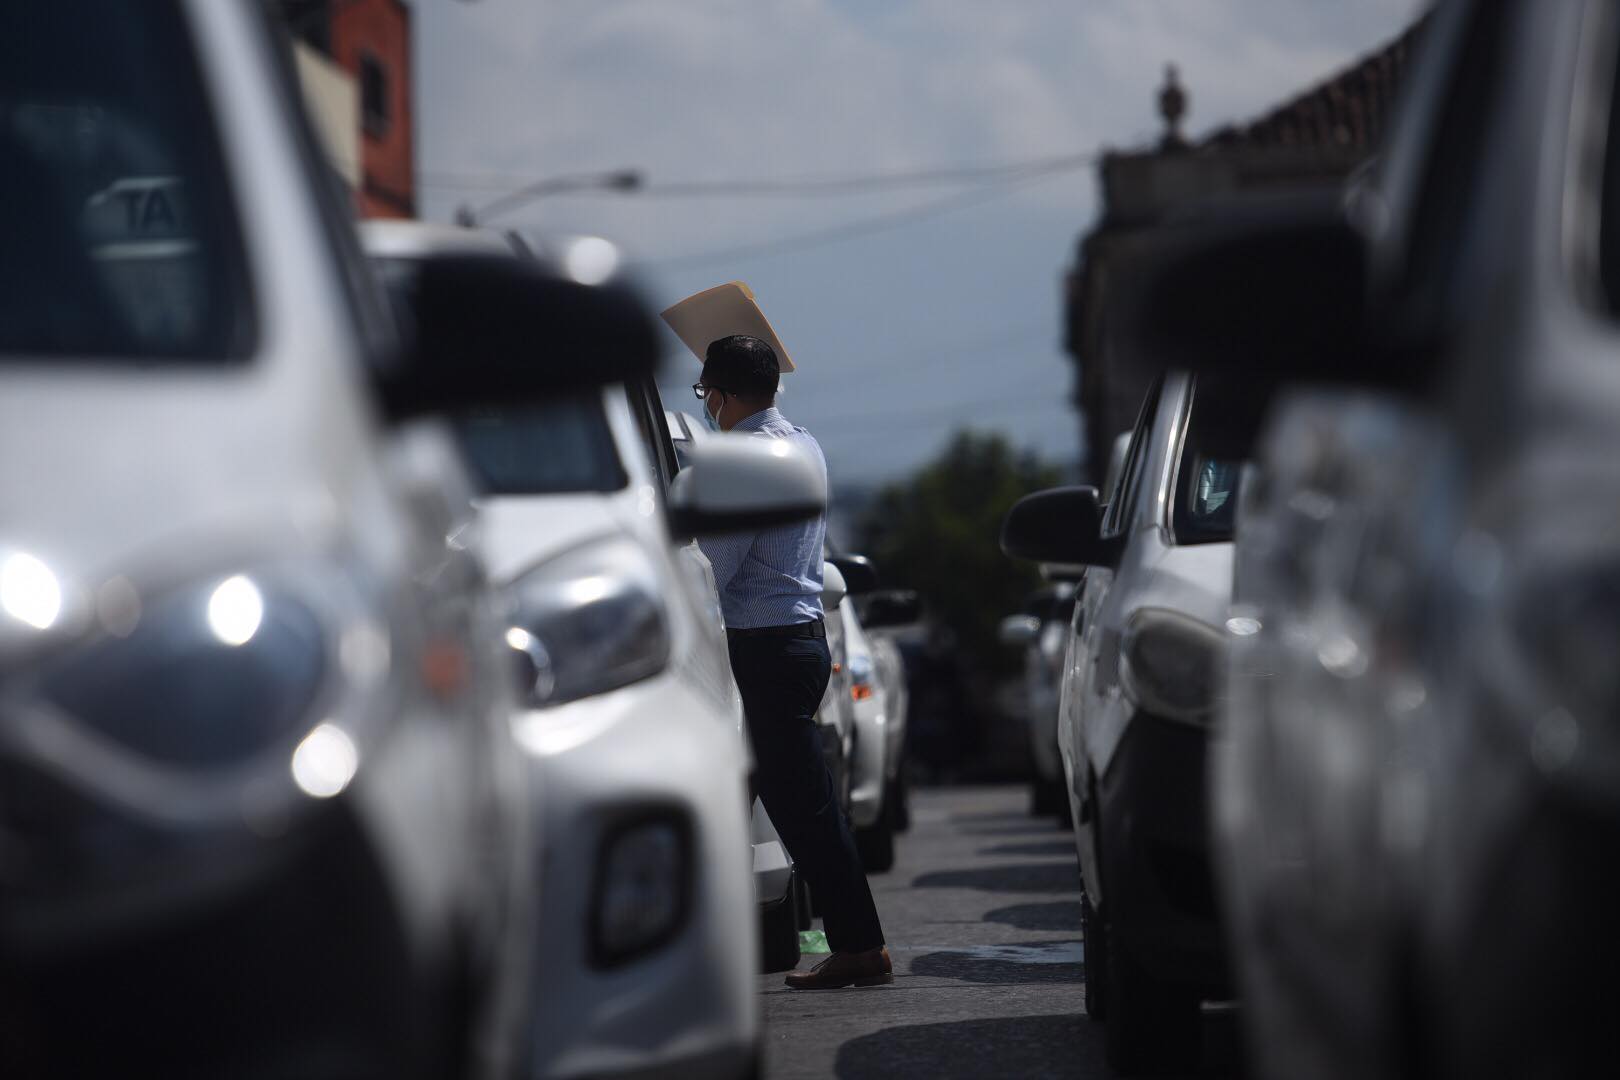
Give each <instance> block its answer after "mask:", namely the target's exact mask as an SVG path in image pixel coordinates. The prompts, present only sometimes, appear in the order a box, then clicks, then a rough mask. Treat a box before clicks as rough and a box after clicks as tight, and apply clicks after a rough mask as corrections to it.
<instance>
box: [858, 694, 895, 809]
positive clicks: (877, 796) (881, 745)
mask: <svg viewBox="0 0 1620 1080" xmlns="http://www.w3.org/2000/svg"><path fill="white" fill-rule="evenodd" d="M888 726H889V725H888V721H887V718H886V717H885V716H884V715H883V713H882V711H881V710H877V709H873V710H865V711H857V712H856V714H855V760H854V762H853V763H852V768H853V773H852V774H851V776H850V784H849V819H850V822H851V824H853V825H854V826H855V827H856V828H857V829H866V828H870V827H871V826H873V825H876V824H877V822H878V818H879V817H881V816H882V814H883V781H884V780H885V779H887V776H888V773H887V770H886V769H885V767H884V762H885V758H886V757H887V751H888V732H887V728H888Z"/></svg>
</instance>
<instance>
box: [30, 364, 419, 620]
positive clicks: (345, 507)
mask: <svg viewBox="0 0 1620 1080" xmlns="http://www.w3.org/2000/svg"><path fill="white" fill-rule="evenodd" d="M281 389H282V388H278V387H277V386H276V385H275V384H274V383H273V382H271V381H270V380H267V379H264V378H262V377H261V376H259V375H258V373H256V372H252V371H249V372H246V373H241V372H234V371H227V372H222V373H215V372H209V373H208V375H207V377H190V378H184V377H173V378H171V377H159V376H154V375H150V374H146V373H122V372H120V373H113V374H109V373H107V372H105V371H102V370H101V369H96V370H94V371H90V370H86V371H85V372H84V373H82V374H80V373H75V374H73V375H68V376H55V375H53V376H46V377H29V376H25V375H19V374H15V373H11V374H8V375H7V377H6V378H5V380H4V388H3V390H0V490H3V491H5V492H6V498H5V506H4V508H3V509H0V557H5V556H6V555H9V554H17V553H23V554H25V555H27V556H29V557H31V558H32V559H37V560H38V562H39V563H40V564H43V565H44V566H45V567H47V568H48V569H49V571H50V574H51V575H52V578H53V579H54V580H55V582H56V583H57V585H58V586H59V588H60V592H61V597H62V612H63V618H62V627H63V629H67V627H68V623H69V622H72V621H74V620H73V619H70V618H69V616H70V615H72V614H73V613H74V611H75V610H76V609H77V610H78V611H79V612H80V613H81V614H82V613H84V612H93V611H94V608H95V593H96V590H97V589H98V588H100V587H101V586H102V585H104V584H105V583H107V582H108V581H111V580H113V579H115V578H116V579H123V580H124V581H126V582H133V584H134V586H135V587H136V588H137V589H138V590H139V591H140V592H142V593H145V592H146V591H147V590H148V589H157V588H163V587H166V586H167V585H169V584H173V583H177V582H183V581H186V580H190V579H192V578H195V577H199V576H203V575H209V574H214V573H236V572H239V571H241V570H246V569H252V568H253V564H255V563H257V562H261V561H267V560H285V559H293V558H297V557H299V555H300V553H325V552H329V551H331V550H332V549H333V548H334V547H335V546H337V545H339V544H341V543H343V542H345V540H347V542H349V543H361V544H365V543H368V542H375V543H377V544H380V545H382V547H383V548H385V549H386V550H387V551H389V552H397V551H398V548H399V540H398V539H397V534H398V532H399V531H400V530H399V529H398V528H397V526H396V525H395V524H394V523H393V515H394V513H395V507H394V505H393V504H392V503H391V502H390V501H389V500H388V499H387V498H386V497H385V493H384V491H383V488H382V483H381V475H380V472H379V470H378V469H377V468H376V457H375V455H374V454H373V452H372V449H371V448H370V447H369V446H368V445H367V439H368V437H369V432H367V431H365V430H363V429H362V426H361V425H357V424H356V423H355V417H354V413H353V411H348V410H346V409H345V406H346V405H347V404H348V402H347V401H345V400H343V398H342V397H341V395H336V394H328V395H326V396H325V397H324V398H321V399H312V400H311V401H310V402H309V404H308V407H307V408H304V409H302V410H298V409H291V408H285V407H282V406H284V405H285V403H286V402H285V398H284V396H283V395H282V393H281ZM362 522H363V523H365V524H366V525H367V526H368V527H366V528H360V527H358V526H359V523H362ZM371 526H374V527H371ZM386 557H388V556H387V555H386V554H385V555H384V558H386ZM10 622H11V621H10V620H0V623H4V624H6V625H0V647H3V642H4V639H5V638H6V637H8V636H9V635H10V634H11V633H12V632H13V631H16V630H17V627H15V626H11V625H10Z"/></svg>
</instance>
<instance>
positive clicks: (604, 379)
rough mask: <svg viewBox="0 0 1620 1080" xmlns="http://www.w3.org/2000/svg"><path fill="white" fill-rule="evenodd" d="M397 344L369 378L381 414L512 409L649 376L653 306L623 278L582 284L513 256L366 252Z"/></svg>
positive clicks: (654, 347)
mask: <svg viewBox="0 0 1620 1080" xmlns="http://www.w3.org/2000/svg"><path fill="white" fill-rule="evenodd" d="M371 262H372V266H373V268H374V269H375V270H376V272H377V274H378V276H379V277H380V278H381V280H382V283H383V285H384V287H385V288H386V290H387V292H388V297H389V301H390V303H391V305H392V307H393V310H394V314H395V317H396V320H397V322H398V323H399V328H400V335H401V338H402V342H401V344H402V348H401V351H400V353H399V355H398V356H396V357H395V358H394V360H393V362H392V363H390V364H387V365H386V366H385V367H384V368H383V369H382V370H381V371H380V372H379V374H378V377H377V385H378V390H379V393H380V396H381V399H382V403H383V409H384V412H385V414H386V415H387V417H388V418H389V419H390V420H394V421H400V420H407V419H410V418H412V417H416V416H423V415H432V414H444V413H456V412H463V411H466V410H468V409H475V408H482V407H489V406H501V407H508V408H509V407H511V406H513V405H521V404H523V403H525V402H530V401H539V400H545V399H549V398H553V397H556V396H559V395H562V394H567V393H570V392H575V391H580V390H586V389H590V388H593V387H597V386H603V385H606V384H609V383H615V382H627V381H631V380H634V379H637V378H641V377H643V376H645V375H648V374H651V373H652V372H653V371H654V369H655V368H656V367H657V364H658V354H659V344H658V334H657V329H656V325H655V324H654V322H653V318H652V313H651V312H650V311H649V310H648V309H647V308H646V307H645V305H643V304H642V302H641V300H640V298H639V297H637V296H636V294H635V293H634V292H632V291H631V290H630V289H629V288H628V287H627V286H626V285H624V284H623V283H622V282H619V281H610V282H608V283H605V284H602V285H594V286H593V285H582V284H580V283H579V282H576V281H572V280H569V279H566V278H563V277H560V276H558V275H557V274H556V273H554V272H553V271H551V270H550V269H548V268H547V267H546V266H545V265H544V264H542V263H539V262H537V261H535V260H533V259H526V258H520V257H518V256H517V255H510V256H508V255H503V254H496V253H490V254H483V253H476V254H469V253H465V252H456V253H429V254H421V255H413V256H411V257H391V256H374V257H373V258H372V260H371Z"/></svg>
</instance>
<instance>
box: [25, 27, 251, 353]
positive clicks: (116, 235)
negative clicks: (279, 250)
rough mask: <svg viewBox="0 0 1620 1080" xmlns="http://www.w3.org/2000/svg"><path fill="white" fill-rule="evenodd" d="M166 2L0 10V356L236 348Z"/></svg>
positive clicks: (234, 249) (190, 89) (203, 145)
mask: <svg viewBox="0 0 1620 1080" xmlns="http://www.w3.org/2000/svg"><path fill="white" fill-rule="evenodd" d="M207 100H208V99H207V95H206V94H205V93H204V91H203V89H202V86H201V81H200V79H199V77H198V74H197V68H196V64H195V62H194V57H193V51H192V47H191V42H190V40H189V37H188V35H187V32H186V28H185V25H184V23H183V22H182V20H181V17H180V14H179V12H178V10H177V9H176V7H175V5H174V4H173V3H172V2H169V0H153V2H151V3H141V4H105V3H99V2H94V0H50V2H49V3H37V4H6V5H4V6H3V7H0V162H4V163H5V165H4V167H3V168H0V362H3V361H4V360H7V359H9V360H12V361H13V362H15V361H17V360H26V361H30V362H36V361H38V360H40V359H42V358H53V359H65V358H70V357H76V358H96V359H101V360H119V361H127V362H135V363H149V362H153V361H164V360H176V361H218V360H224V359H229V358H233V357H240V356H243V355H245V353H246V352H247V349H248V346H249V343H250V339H251V319H250V317H249V314H250V312H249V308H248V304H247V301H246V299H245V297H246V290H245V288H244V282H245V274H244V272H243V266H242V259H241V256H240V245H239V240H238V234H237V232H236V229H235V224H234V222H233V220H232V218H231V213H230V209H229V207H230V202H229V199H228V197H227V194H226V185H225V177H224V166H223V164H222V161H221V158H220V154H219V149H218V146H217V144H216V143H215V141H214V136H213V133H214V130H215V129H214V124H213V119H212V117H211V116H210V115H209V112H208V108H207V105H206V102H207Z"/></svg>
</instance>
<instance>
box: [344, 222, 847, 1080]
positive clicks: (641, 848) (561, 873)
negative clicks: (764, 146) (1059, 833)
mask: <svg viewBox="0 0 1620 1080" xmlns="http://www.w3.org/2000/svg"><path fill="white" fill-rule="evenodd" d="M362 231H363V236H364V239H365V244H366V248H367V250H368V252H369V253H370V254H371V256H372V259H373V262H374V264H375V265H376V266H377V268H378V271H379V273H380V274H381V275H382V276H383V277H384V279H385V280H387V281H389V282H390V283H391V284H392V285H393V286H394V291H395V294H396V296H398V297H399V299H400V302H401V304H402V307H403V308H404V310H403V311H402V316H403V317H404V318H406V319H407V320H408V319H410V318H412V317H414V311H412V310H411V306H410V291H411V290H410V283H411V279H412V268H413V267H414V265H415V264H416V263H418V262H419V261H420V260H422V259H424V258H429V257H432V256H433V255H435V254H442V253H445V252H450V251H458V252H467V253H469V254H471V253H478V254H480V255H481V256H482V257H486V258H489V259H492V260H505V261H511V262H519V261H524V262H527V261H529V260H530V257H529V256H528V255H527V253H526V251H525V248H524V245H523V243H522V241H521V239H519V238H516V237H512V236H508V235H502V234H498V233H493V232H479V231H474V230H468V229H460V228H453V227H447V226H430V225H422V224H418V223H399V222H381V223H368V224H366V225H364V226H362ZM564 265H565V266H566V265H567V263H566V262H564ZM515 346H516V347H517V348H519V349H521V350H522V351H523V353H524V359H525V360H526V361H528V362H533V363H537V364H542V363H547V362H556V360H557V359H559V358H557V357H556V356H555V353H554V351H553V348H552V343H551V342H549V341H547V340H545V339H543V338H539V339H535V340H531V341H527V342H520V343H515ZM566 360H567V361H568V362H574V361H578V362H582V363H584V364H585V365H586V366H587V367H588V366H591V365H592V364H594V363H596V362H597V358H596V357H594V356H589V357H579V356H569V357H567V358H566ZM656 393H657V391H656V389H655V388H653V386H652V383H651V379H650V376H649V377H643V378H639V379H636V380H632V381H631V382H629V383H627V384H625V385H620V386H613V387H610V388H608V389H606V390H598V391H590V392H587V393H583V394H580V395H578V396H576V397H574V398H571V399H567V400H561V401H556V402H552V403H549V404H547V405H544V406H542V407H539V408H529V409H524V408H489V409H484V410H480V411H476V412H471V413H468V414H467V415H465V416H463V417H461V418H460V419H459V422H458V425H457V434H458V436H459V442H460V446H461V449H462V452H463V454H464V455H465V456H466V459H467V462H468V464H469V467H470V468H471V470H472V472H473V474H474V477H475V480H476V482H477V486H478V490H479V496H478V499H477V503H476V505H477V509H478V519H477V523H476V526H475V528H474V529H473V530H471V531H470V532H469V534H468V536H467V542H468V543H470V544H472V545H474V546H475V547H476V548H477V549H478V550H480V551H481V552H482V553H483V556H484V558H485V559H486V560H487V562H488V565H489V571H490V576H491V578H492V580H493V582H494V584H495V587H496V588H497V589H498V590H499V591H500V593H501V595H502V598H503V601H504V609H505V614H506V626H507V629H506V630H505V636H506V641H507V643H508V644H509V645H510V646H511V648H512V650H513V652H512V656H513V658H514V660H515V661H516V664H515V667H516V668H517V669H518V670H519V672H520V674H521V679H522V682H523V686H524V691H525V696H526V698H527V700H526V701H525V702H524V705H523V707H522V708H521V710H520V711H519V712H518V713H517V715H516V717H515V718H514V721H513V724H512V734H513V738H514V740H515V745H516V747H517V748H518V749H519V750H521V752H522V753H523V754H524V755H525V760H526V761H527V762H528V764H529V766H530V768H531V770H532V772H533V776H534V780H535V782H536V787H537V788H538V790H539V792H540V796H541V802H540V804H538V805H537V806H536V812H537V825H538V829H539V844H540V850H541V852H542V853H543V863H544V874H545V878H546V882H547V888H546V890H545V892H544V894H543V897H542V900H541V905H540V915H539V922H538V926H537V934H536V943H535V948H536V951H535V955H534V965H533V966H534V980H535V982H534V995H533V997H534V1009H535V1013H536V1015H535V1017H534V1020H533V1023H532V1031H533V1038H532V1043H531V1052H530V1055H529V1057H528V1059H527V1061H526V1063H525V1066H526V1069H527V1071H528V1073H529V1074H530V1075H532V1076H544V1077H571V1076H600V1075H604V1074H613V1073H624V1072H630V1071H635V1072H643V1071H648V1070H654V1069H658V1070H668V1069H680V1070H684V1071H686V1072H689V1073H700V1074H702V1075H706V1076H741V1075H745V1074H748V1073H749V1072H750V1070H752V1069H754V1068H755V1067H756V1065H757V1052H758V1040H759V1020H758V1008H757V1003H756V999H755V995H754V975H755V972H756V971H757V970H758V966H759V962H758V954H757V953H756V951H755V948H754V944H755V942H754V938H753V936H752V935H750V934H743V935H740V936H739V935H738V933H737V927H738V926H739V925H744V926H746V925H750V924H751V922H752V920H753V919H754V917H755V909H754V904H755V898H754V888H753V881H754V876H753V866H752V865H751V859H750V852H751V848H750V839H749V829H750V821H749V810H748V799H747V794H746V793H747V783H748V758H747V753H746V747H745V744H744V741H743V739H742V737H741V730H742V713H741V704H740V699H739V695H738V693H737V690H736V686H735V683H734V682H733V680H732V677H731V667H730V663H729V660H728V657H727V651H726V646H725V637H724V633H723V630H722V628H721V627H720V625H719V622H718V620H717V619H716V618H715V617H714V616H715V595H714V585H713V578H712V574H711V573H710V571H709V567H708V562H707V560H706V559H704V558H703V556H702V553H701V552H700V551H699V550H698V548H697V546H696V544H695V543H694V542H692V541H691V540H689V539H677V538H675V534H673V533H672V531H671V530H672V528H673V527H678V528H679V529H680V530H681V533H680V536H682V537H685V536H687V535H690V534H691V533H694V532H707V531H712V530H714V529H716V528H722V529H724V528H738V527H745V526H747V525H749V524H751V523H752V522H753V520H754V518H755V516H757V515H763V514H774V513H778V512H780V511H782V510H783V509H784V508H787V509H790V510H797V511H798V512H801V513H803V514H805V515H806V516H808V515H810V514H813V513H817V512H819V511H820V509H821V507H822V505H823V504H824V502H825V498H826V495H825V486H824V484H822V483H821V482H820V479H819V477H818V476H816V475H814V474H813V473H810V472H807V471H806V468H807V465H806V463H805V462H804V461H803V460H802V459H801V458H799V457H797V456H796V455H792V454H788V455H779V454H775V453H772V449H773V448H772V447H767V446H761V445H757V444H755V443H752V442H748V441H744V440H736V441H735V442H733V441H731V440H727V441H726V442H725V443H718V442H717V443H716V444H714V445H713V446H711V447H707V448H705V449H704V450H701V451H699V452H697V453H696V454H695V455H694V457H695V460H694V463H693V465H692V466H691V467H690V470H689V472H688V474H687V476H686V478H685V479H687V480H688V481H689V482H688V483H686V484H684V485H682V487H681V489H680V490H675V491H670V490H668V489H667V486H666V480H669V479H671V478H670V477H668V476H667V475H666V473H665V471H664V470H665V469H666V468H667V465H668V463H667V461H666V460H664V455H663V454H662V453H661V446H660V438H659V430H658V429H659V428H660V427H661V425H662V423H663V419H664V417H663V409H662V407H661V406H660V405H659V403H658V401H657V399H656ZM784 876H786V875H784ZM791 929H792V932H793V933H794V935H795V945H796V935H797V926H796V925H794V926H792V928H791ZM793 959H794V961H795V962H796V961H797V949H796V948H795V949H794V955H793Z"/></svg>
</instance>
